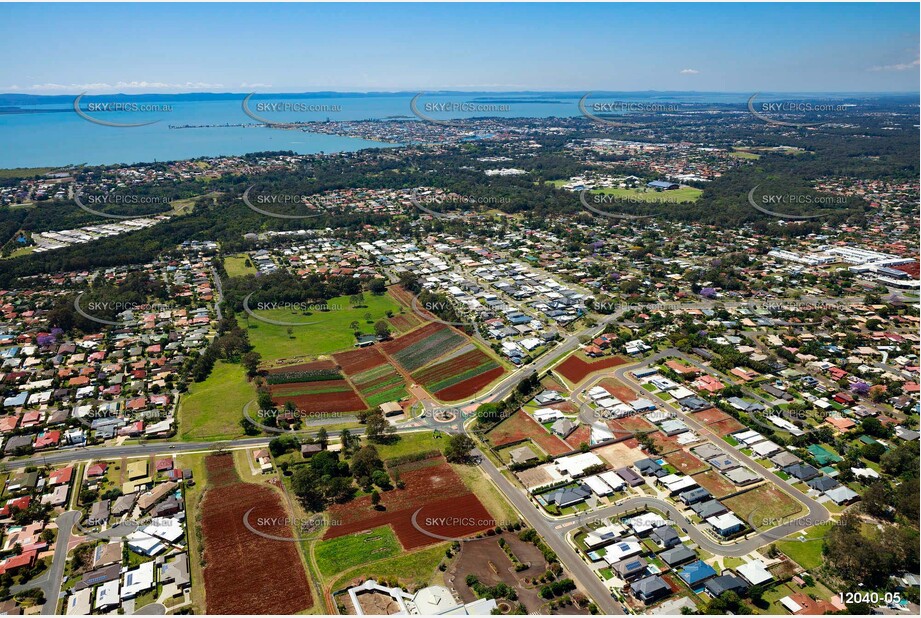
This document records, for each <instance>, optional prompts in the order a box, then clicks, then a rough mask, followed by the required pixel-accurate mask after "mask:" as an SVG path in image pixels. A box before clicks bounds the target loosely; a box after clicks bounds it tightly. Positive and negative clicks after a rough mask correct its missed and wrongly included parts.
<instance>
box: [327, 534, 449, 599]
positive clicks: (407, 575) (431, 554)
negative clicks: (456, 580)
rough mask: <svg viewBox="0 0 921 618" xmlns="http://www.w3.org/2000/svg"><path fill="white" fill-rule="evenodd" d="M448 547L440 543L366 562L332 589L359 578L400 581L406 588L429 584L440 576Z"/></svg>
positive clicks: (336, 583) (342, 578) (346, 574)
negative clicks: (441, 563) (439, 565)
mask: <svg viewBox="0 0 921 618" xmlns="http://www.w3.org/2000/svg"><path fill="white" fill-rule="evenodd" d="M448 546H449V543H439V544H437V545H434V546H432V547H429V548H427V549H422V550H419V551H415V552H412V553H409V554H402V555H400V556H396V557H393V558H388V559H386V560H381V561H380V562H371V563H367V561H366V563H365V564H363V565H361V566H358V567H355V568H354V569H351V570H349V571H346V572H345V573H344V574H343V576H342V577H340V578H339V579H338V580H336V582H335V583H334V584H333V585H332V589H333V590H339V589H340V588H343V587H345V585H346V584H347V583H348V582H349V581H350V580H352V579H353V578H355V577H358V576H361V577H362V578H364V579H378V580H379V579H387V580H390V581H393V580H396V579H399V580H400V582H401V583H402V584H403V585H404V587H405V586H409V585H413V584H419V585H425V584H429V583H431V582H432V580H434V579H435V578H436V577H437V576H440V573H439V572H438V564H439V563H440V562H441V560H442V558H444V556H445V549H446V548H447V547H448ZM439 579H440V577H439Z"/></svg>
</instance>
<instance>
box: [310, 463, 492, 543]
mask: <svg viewBox="0 0 921 618" xmlns="http://www.w3.org/2000/svg"><path fill="white" fill-rule="evenodd" d="M420 464H421V465H420ZM394 471H398V472H399V474H400V479H401V480H402V481H403V482H404V483H405V488H404V489H392V490H390V491H384V492H381V505H382V506H384V507H385V508H384V509H383V510H380V511H379V510H375V509H374V508H373V507H372V505H371V497H370V496H362V497H361V498H357V499H355V500H352V501H350V502H348V503H346V504H337V505H333V506H332V507H330V518H331V519H332V520H333V521H338V522H340V524H339V525H336V526H330V527H329V529H328V530H327V531H326V535H325V537H324V538H327V539H329V538H335V537H340V536H344V535H347V534H353V533H355V532H361V531H363V530H369V529H371V528H376V527H378V526H385V525H388V524H389V525H390V526H392V527H393V531H394V533H395V534H396V536H397V538H398V539H399V540H400V544H401V545H402V546H403V548H404V549H406V550H411V549H416V548H418V547H424V546H426V545H432V544H434V543H440V542H442V541H441V539H438V538H436V537H433V536H429V535H427V534H425V533H423V532H421V531H420V530H418V529H417V528H416V527H415V526H413V523H412V521H413V515H414V514H416V524H417V525H418V526H419V527H420V528H422V529H424V530H426V531H429V532H431V533H433V534H435V535H441V536H447V537H452V538H455V537H465V536H469V535H472V534H476V533H477V532H482V531H483V530H487V529H489V528H494V527H495V526H496V525H497V522H495V521H494V520H493V518H492V516H491V515H490V514H489V512H488V511H487V510H486V508H485V507H484V506H483V505H482V503H481V502H480V501H479V499H477V497H476V496H475V495H474V494H472V493H471V492H470V490H469V489H467V487H466V485H464V482H463V481H462V480H461V478H460V477H459V476H457V474H456V473H455V472H454V470H452V469H451V466H450V465H448V463H447V462H446V461H445V460H444V458H442V457H440V456H439V457H437V458H433V459H429V460H426V461H425V462H413V463H411V464H407V465H406V466H397V467H395V468H394V469H393V470H391V472H394ZM436 495H437V496H439V499H438V500H434V501H433V500H432V496H436Z"/></svg>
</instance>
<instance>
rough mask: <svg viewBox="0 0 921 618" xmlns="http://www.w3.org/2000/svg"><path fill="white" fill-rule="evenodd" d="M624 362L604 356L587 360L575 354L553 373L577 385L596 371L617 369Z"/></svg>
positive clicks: (623, 360)
mask: <svg viewBox="0 0 921 618" xmlns="http://www.w3.org/2000/svg"><path fill="white" fill-rule="evenodd" d="M626 362H627V361H626V360H625V359H623V358H621V357H619V356H606V357H604V358H599V359H593V360H588V359H586V358H585V357H583V356H582V355H581V354H580V353H578V352H577V353H575V354H573V355H571V356H570V357H569V358H567V359H566V360H564V361H563V362H562V363H560V364H559V365H557V366H556V368H555V369H554V371H556V372H557V373H558V374H560V375H561V376H563V377H564V378H566V379H567V380H569V381H570V382H571V383H573V384H578V383H579V382H581V381H582V380H584V379H585V378H587V377H588V376H589V375H590V374H592V373H594V372H596V371H601V370H602V369H611V368H612V367H618V366H620V365H623V364H624V363H626Z"/></svg>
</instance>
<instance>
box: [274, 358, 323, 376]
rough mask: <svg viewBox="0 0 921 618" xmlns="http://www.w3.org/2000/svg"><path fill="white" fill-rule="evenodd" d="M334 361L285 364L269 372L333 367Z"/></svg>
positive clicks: (289, 371) (290, 371)
mask: <svg viewBox="0 0 921 618" xmlns="http://www.w3.org/2000/svg"><path fill="white" fill-rule="evenodd" d="M335 368H336V363H334V362H333V361H328V360H322V361H313V362H310V363H301V364H300V365H287V366H285V367H276V368H275V369H269V373H292V372H295V371H314V370H316V369H335Z"/></svg>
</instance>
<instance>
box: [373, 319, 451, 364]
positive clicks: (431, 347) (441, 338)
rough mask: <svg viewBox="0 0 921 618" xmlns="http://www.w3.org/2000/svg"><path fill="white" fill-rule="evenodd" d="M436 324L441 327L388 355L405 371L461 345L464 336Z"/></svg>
mask: <svg viewBox="0 0 921 618" xmlns="http://www.w3.org/2000/svg"><path fill="white" fill-rule="evenodd" d="M437 326H440V327H441V328H439V329H438V330H436V331H434V332H433V333H431V334H430V335H428V336H426V337H425V338H424V339H421V340H419V341H418V342H416V343H413V344H412V345H410V346H407V347H405V348H403V349H401V350H399V351H397V352H391V353H390V355H391V356H392V357H393V358H394V359H395V360H396V361H397V362H398V363H400V365H401V366H402V367H403V368H404V369H405V370H406V371H415V370H417V369H420V368H422V367H424V366H425V365H427V364H428V363H430V362H432V361H434V360H435V359H437V358H438V357H440V356H442V355H444V354H445V353H446V352H448V351H449V350H452V349H454V348H456V347H458V346H460V345H463V343H464V337H463V336H462V335H459V334H458V333H456V332H454V331H453V330H452V329H451V328H449V327H447V326H444V325H442V324H438V325H437ZM401 339H402V337H401Z"/></svg>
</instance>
